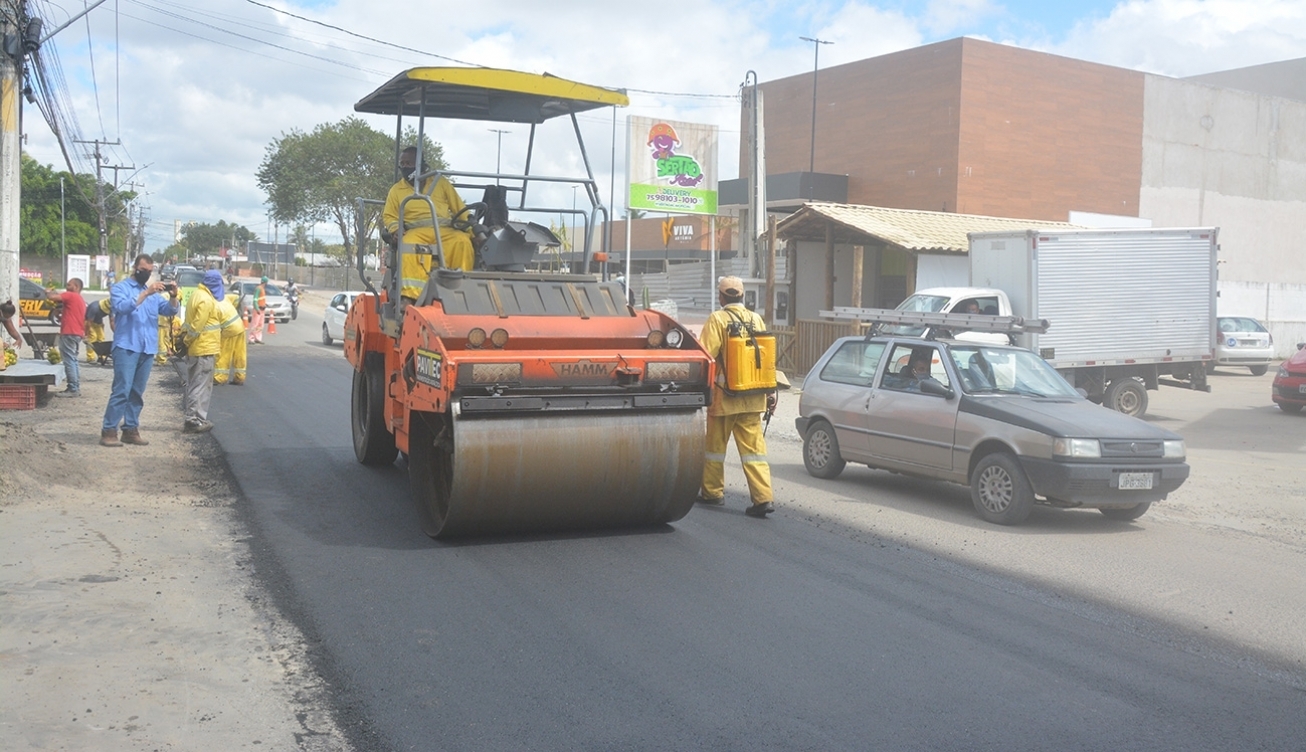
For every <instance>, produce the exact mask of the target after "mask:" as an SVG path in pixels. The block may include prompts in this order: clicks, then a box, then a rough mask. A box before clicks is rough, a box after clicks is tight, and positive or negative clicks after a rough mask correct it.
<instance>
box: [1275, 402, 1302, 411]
mask: <svg viewBox="0 0 1306 752" xmlns="http://www.w3.org/2000/svg"><path fill="white" fill-rule="evenodd" d="M1279 409H1280V410H1282V411H1284V412H1285V413H1299V412H1301V405H1298V404H1297V403H1295V402H1280V403H1279Z"/></svg>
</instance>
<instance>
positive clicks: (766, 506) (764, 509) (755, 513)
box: [744, 501, 775, 518]
mask: <svg viewBox="0 0 1306 752" xmlns="http://www.w3.org/2000/svg"><path fill="white" fill-rule="evenodd" d="M774 511H775V505H774V504H772V503H771V502H769V501H764V502H762V503H761V504H754V505H752V506H751V507H749V508H747V509H745V510H744V514H746V515H748V516H749V517H759V518H763V517H766V516H767V515H768V514H770V513H772V512H774Z"/></svg>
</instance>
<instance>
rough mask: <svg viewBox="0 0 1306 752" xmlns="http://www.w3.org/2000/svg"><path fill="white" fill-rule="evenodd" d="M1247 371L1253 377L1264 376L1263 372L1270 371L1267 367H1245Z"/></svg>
mask: <svg viewBox="0 0 1306 752" xmlns="http://www.w3.org/2000/svg"><path fill="white" fill-rule="evenodd" d="M1247 370H1249V371H1251V372H1252V375H1253V376H1264V375H1265V372H1266V371H1268V370H1270V367H1269V366H1247Z"/></svg>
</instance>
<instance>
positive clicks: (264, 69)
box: [25, 0, 1306, 250]
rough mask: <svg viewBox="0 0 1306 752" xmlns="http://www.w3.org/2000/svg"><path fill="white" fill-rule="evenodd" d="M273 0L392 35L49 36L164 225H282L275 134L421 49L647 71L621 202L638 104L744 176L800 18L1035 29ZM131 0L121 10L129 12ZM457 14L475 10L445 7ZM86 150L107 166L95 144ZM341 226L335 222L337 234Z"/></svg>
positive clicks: (605, 131)
mask: <svg viewBox="0 0 1306 752" xmlns="http://www.w3.org/2000/svg"><path fill="white" fill-rule="evenodd" d="M260 1H261V2H266V3H267V4H271V5H276V6H278V7H281V8H284V9H285V10H287V11H289V12H290V13H294V14H296V15H299V16H303V17H305V18H309V19H317V20H320V21H324V22H326V23H328V24H331V25H333V26H336V27H339V28H340V29H348V30H350V31H352V32H355V33H356V34H361V35H365V36H368V37H372V38H375V39H377V40H384V41H383V43H378V42H371V41H367V40H364V39H361V38H359V37H357V36H352V35H350V34H347V33H345V32H343V31H338V30H334V29H330V28H326V27H324V26H322V25H320V24H318V23H313V22H311V21H309V20H303V19H296V18H293V17H291V16H289V15H286V14H285V13H275V12H273V11H271V10H268V9H267V8H264V7H260V6H259V5H255V4H253V3H250V2H244V1H243V0H120V2H119V3H116V4H111V3H106V4H105V5H103V6H100V8H98V9H96V10H95V11H92V12H91V14H90V21H91V36H92V38H93V39H94V41H95V46H94V53H95V58H94V64H95V65H94V70H95V75H94V77H92V72H91V61H90V59H89V58H88V56H87V45H86V38H87V34H86V28H85V24H84V22H78V23H77V24H74V25H73V26H72V27H70V28H69V29H68V30H65V31H63V32H61V33H60V34H59V35H58V36H56V37H55V38H54V40H53V41H52V42H51V43H49V45H50V47H49V48H48V52H49V54H51V55H55V56H57V57H58V59H59V61H60V62H61V64H62V67H63V69H64V73H65V78H66V80H67V85H68V90H69V101H70V103H71V105H72V108H73V110H74V112H75V114H76V117H77V119H78V121H79V122H80V124H81V130H82V133H81V134H80V135H81V137H82V138H88V139H94V138H100V139H102V140H108V141H114V140H118V139H121V141H122V146H109V147H105V151H106V153H107V154H108V155H109V159H110V160H112V162H113V163H115V164H122V165H135V166H136V167H144V166H146V165H148V169H145V170H144V171H142V172H141V173H140V175H139V176H138V179H141V180H143V181H144V182H145V184H146V188H145V191H146V192H147V193H148V196H146V197H145V198H144V199H143V202H142V203H146V204H148V206H149V214H150V216H151V218H152V219H153V221H154V223H155V224H154V225H153V226H154V227H157V228H170V227H171V224H172V222H173V221H174V220H198V221H205V222H217V221H218V220H220V219H225V220H227V221H234V222H238V223H241V224H245V225H246V226H248V227H249V228H250V229H251V230H253V231H255V232H256V233H258V234H259V235H263V234H264V233H265V232H266V220H265V216H266V208H265V207H264V205H263V199H264V197H263V194H262V192H261V191H260V190H259V189H258V187H257V186H256V184H255V179H254V173H255V171H256V170H257V168H258V165H259V163H260V162H261V160H262V158H263V155H264V150H265V149H266V148H267V146H268V145H269V144H270V143H271V142H272V141H273V140H274V139H276V138H277V137H278V136H279V135H281V134H282V133H284V132H287V131H289V130H291V129H300V130H304V131H308V130H311V129H312V128H313V127H315V126H316V125H318V124H320V123H325V122H335V121H338V120H340V119H342V118H344V117H346V116H349V115H351V114H353V105H354V103H355V102H356V101H358V100H359V99H361V98H362V97H363V96H364V95H366V94H367V93H369V92H370V91H372V90H373V89H375V88H376V87H377V86H379V85H380V84H382V83H383V82H384V81H386V80H388V79H389V78H391V77H392V76H394V75H396V74H397V73H399V72H400V71H402V70H404V69H406V68H409V67H413V66H418V65H448V64H450V63H449V62H448V61H446V60H443V59H441V58H440V57H438V56H447V57H449V58H454V59H456V60H465V61H470V62H474V63H480V64H485V65H491V66H501V67H507V68H514V69H518V70H527V71H533V72H541V73H542V72H548V73H552V74H554V75H558V76H562V77H566V78H573V79H575V80H579V81H584V82H586V83H593V84H597V85H602V86H612V87H622V88H627V89H629V90H631V91H630V97H631V107H630V108H628V109H627V110H624V111H621V112H619V113H618V118H619V122H618V139H619V141H618V143H617V145H616V160H615V161H616V166H615V174H616V182H617V186H618V189H617V195H618V198H617V201H616V203H617V207H616V212H617V213H618V214H620V212H621V204H622V203H623V202H622V201H621V199H620V192H621V191H620V186H621V184H622V181H623V180H624V176H623V174H622V167H621V163H622V161H623V160H624V156H625V144H624V141H623V140H621V139H624V136H623V135H622V133H623V132H624V131H623V130H622V128H621V126H622V125H623V124H624V119H625V115H626V114H636V115H657V116H660V117H667V118H672V119H680V120H688V121H693V122H706V123H713V124H716V125H717V126H719V127H720V128H721V143H720V147H719V153H720V155H721V156H720V172H721V175H722V177H732V176H734V175H735V174H737V173H736V170H737V164H736V162H735V155H736V154H737V153H738V132H737V131H738V129H739V109H738V103H737V102H736V101H735V100H734V99H732V98H730V97H731V95H734V94H735V93H736V92H737V91H738V87H739V84H740V82H741V81H742V80H743V78H744V75H745V72H747V71H749V70H754V71H756V72H757V74H758V76H759V78H760V79H761V80H763V81H766V80H772V79H776V78H782V77H785V76H791V75H795V74H801V73H806V72H810V71H811V66H812V45H811V44H810V43H806V42H802V41H800V40H799V39H798V37H799V36H815V37H819V38H821V39H826V40H829V41H832V42H834V44H833V45H829V46H822V48H821V50H820V62H821V67H822V68H826V67H829V66H833V65H838V64H841V63H846V62H851V61H854V60H860V59H863V58H867V57H872V56H876V55H882V54H885V53H889V52H894V51H897V50H903V49H908V48H911V47H914V46H917V45H920V44H924V43H928V42H932V41H938V39H939V38H941V37H940V35H946V36H944V37H942V38H947V37H951V36H955V35H957V34H973V35H980V36H990V37H991V38H993V37H997V38H999V39H1001V38H1002V36H1003V35H1002V34H999V33H997V32H996V31H995V28H997V26H998V25H1001V28H1004V29H1009V28H1015V29H1027V28H1030V27H1026V26H1022V25H1021V24H1020V23H1019V21H1020V19H1018V18H1016V17H1015V16H1014V15H1013V14H1012V13H1011V12H1010V11H1003V9H1002V8H1001V7H999V6H996V5H994V2H995V1H996V0H922V2H916V3H904V2H901V0H895V2H893V3H886V2H867V1H865V0H855V1H852V2H841V1H840V0H799V1H798V2H796V3H795V2H780V1H779V0H762V1H761V2H757V1H750V0H708V1H706V2H699V3H685V4H680V5H676V6H673V7H671V8H670V9H668V8H666V7H662V6H657V7H650V6H643V5H635V4H626V3H612V2H609V1H608V0H576V1H575V2H568V3H547V4H546V3H540V2H538V0H497V1H496V2H491V3H485V4H483V7H481V6H478V7H475V8H470V7H469V6H466V5H458V4H455V3H451V2H448V1H447V0H440V1H439V2H429V3H421V4H418V5H419V6H420V12H415V6H414V4H413V3H412V2H411V0H402V1H401V0H335V2H320V1H315V2H312V3H310V2H308V0H299V2H297V3H294V4H292V3H289V2H287V1H286V0H260ZM41 5H43V6H45V7H50V8H52V9H53V10H55V11H56V12H57V10H58V9H57V8H54V7H53V5H52V4H49V3H44V4H41ZM115 5H117V6H118V7H119V8H120V11H121V15H120V16H119V17H118V18H117V19H116V20H117V24H116V25H115V18H114V14H113V11H112V9H113V7H114V6H115ZM905 8H906V9H908V10H904V9H905ZM910 8H916V9H917V10H916V11H912V10H909V9H910ZM1303 12H1306V11H1304V10H1303V4H1302V3H1300V2H1288V1H1287V0H1268V1H1267V2H1234V1H1233V0H1208V2H1196V1H1195V0H1147V1H1143V0H1133V1H1130V2H1123V3H1121V4H1119V5H1117V6H1116V7H1115V8H1114V9H1113V10H1112V11H1111V12H1110V13H1109V14H1102V15H1101V16H1100V17H1098V18H1094V19H1087V20H1083V21H1081V22H1080V23H1079V24H1077V25H1075V26H1074V27H1073V28H1071V29H1070V30H1069V31H1068V32H1066V31H1063V30H1053V29H1042V27H1039V28H1040V29H1041V31H1040V33H1041V34H1042V33H1043V32H1046V35H1044V36H1040V38H1038V39H1036V40H1032V41H1031V40H1023V39H1021V38H1020V37H1019V36H1017V37H1015V38H1013V39H1012V40H1010V41H1014V42H1015V43H1017V44H1022V45H1023V46H1029V47H1033V48H1035V49H1043V50H1048V51H1052V52H1057V53H1059V54H1064V55H1070V56H1072V57H1079V58H1083V59H1087V60H1094V61H1098V62H1104V63H1109V64H1113V65H1121V66H1126V67H1135V68H1140V69H1144V70H1149V71H1155V72H1161V73H1169V74H1174V75H1189V74H1195V73H1202V72H1206V71H1211V70H1220V69H1226V68H1231V67H1236V66H1239V65H1248V64H1254V63H1260V62H1267V61H1270V60H1275V59H1283V58H1288V57H1293V56H1297V55H1300V54H1301V50H1302V49H1303V48H1306V45H1304V44H1303V39H1304V38H1306V31H1304V30H1303V25H1304V22H1303V18H1302V15H1303ZM452 18H456V20H457V22H456V23H448V22H446V19H452ZM53 20H59V19H53ZM115 39H116V40H117V41H118V47H117V50H116V51H115V47H114V40H115ZM396 45H397V46H398V47H396ZM400 47H403V48H409V49H400ZM413 50H416V51H413ZM115 75H116V78H115ZM92 80H94V81H95V82H96V84H97V87H98V110H97V98H96V91H95V90H93V89H92V86H91V82H92ZM655 92H666V93H655ZM677 93H697V94H710V95H724V97H687V96H680V95H678V94H677ZM611 117H612V116H611V112H609V111H597V112H593V113H586V114H584V115H582V116H580V118H579V121H580V124H581V127H582V130H583V131H584V133H585V136H586V140H587V146H588V148H589V157H590V164H591V167H592V169H593V170H594V172H595V178H596V180H597V182H598V184H599V188H600V192H601V193H602V194H603V195H604V197H605V198H606V197H607V192H608V186H609V185H610V184H611V178H610V175H611V174H612V173H613V169H614V167H613V164H612V162H613V160H612V149H613V144H612V120H611ZM366 119H367V120H368V121H369V122H371V123H372V124H373V126H374V127H376V128H378V129H379V130H382V131H384V132H391V131H392V129H393V123H392V122H391V121H390V120H389V119H388V118H375V117H370V116H369V117H367V118H366ZM101 122H103V123H104V128H103V130H102V129H101V126H100V123H101ZM119 122H121V127H119ZM432 127H433V129H434V130H433V136H434V138H435V139H436V140H437V141H440V142H441V143H443V145H444V146H445V149H446V153H447V154H448V156H449V159H450V161H451V162H452V164H453V165H454V166H455V167H458V168H460V169H469V170H478V171H491V170H493V168H494V165H495V159H496V137H495V134H493V133H490V132H488V129H489V128H492V127H506V128H508V129H509V130H511V131H512V133H511V134H508V135H505V136H504V138H503V150H502V160H503V165H504V169H505V170H508V169H520V168H521V166H522V161H523V155H524V152H525V142H526V134H527V133H528V131H529V128H528V127H527V126H517V125H508V126H498V125H496V124H494V123H463V122H449V121H441V122H433V123H432ZM25 132H26V135H27V136H28V141H27V144H26V149H27V150H28V152H29V153H30V154H31V155H32V156H33V157H35V158H36V159H38V160H40V161H42V162H44V163H48V164H54V165H56V167H59V168H62V166H63V164H62V157H61V156H60V155H59V152H58V150H57V148H56V146H55V142H54V138H53V136H52V135H51V134H50V133H49V131H48V129H47V128H46V127H45V126H44V124H43V122H42V121H41V119H40V118H39V116H37V113H36V111H35V108H32V107H29V108H28V110H27V117H26V123H25ZM540 138H541V141H540V143H539V144H537V147H536V151H535V155H534V164H533V167H534V168H536V169H539V170H549V171H556V172H559V173H563V174H568V175H579V174H582V173H583V171H584V167H583V164H582V163H581V160H580V158H579V155H578V154H577V153H576V152H575V150H574V148H573V147H572V146H571V143H570V141H571V138H570V129H569V127H568V124H567V123H565V122H561V123H550V124H549V125H548V126H547V127H546V128H543V129H541V135H540ZM78 148H79V149H84V148H85V147H78ZM78 166H79V169H80V170H82V171H89V170H93V169H94V165H93V162H92V161H91V160H90V159H89V158H87V157H82V158H81V161H80V164H79V165H78ZM106 174H107V173H106ZM120 177H125V175H120ZM534 198H536V199H538V200H539V201H540V202H546V201H547V202H552V203H554V204H556V205H565V206H568V207H569V206H570V203H571V196H570V192H569V190H567V189H564V188H551V189H550V188H544V187H541V189H540V191H539V192H538V193H536V194H535V196H534ZM330 232H331V230H330V228H326V227H324V228H322V229H320V230H319V233H318V234H319V237H321V236H326V235H329V234H330ZM168 242H171V234H170V232H168V231H165V229H158V230H157V231H155V232H153V234H152V235H151V236H150V238H149V240H148V241H147V248H149V249H151V250H153V249H155V248H157V247H161V246H162V245H166V244H167V243H168Z"/></svg>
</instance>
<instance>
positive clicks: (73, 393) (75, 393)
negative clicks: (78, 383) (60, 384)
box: [54, 389, 82, 397]
mask: <svg viewBox="0 0 1306 752" xmlns="http://www.w3.org/2000/svg"><path fill="white" fill-rule="evenodd" d="M54 396H56V397H80V396H82V393H81V391H80V390H78V389H65V390H63V391H62V392H55V393H54Z"/></svg>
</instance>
